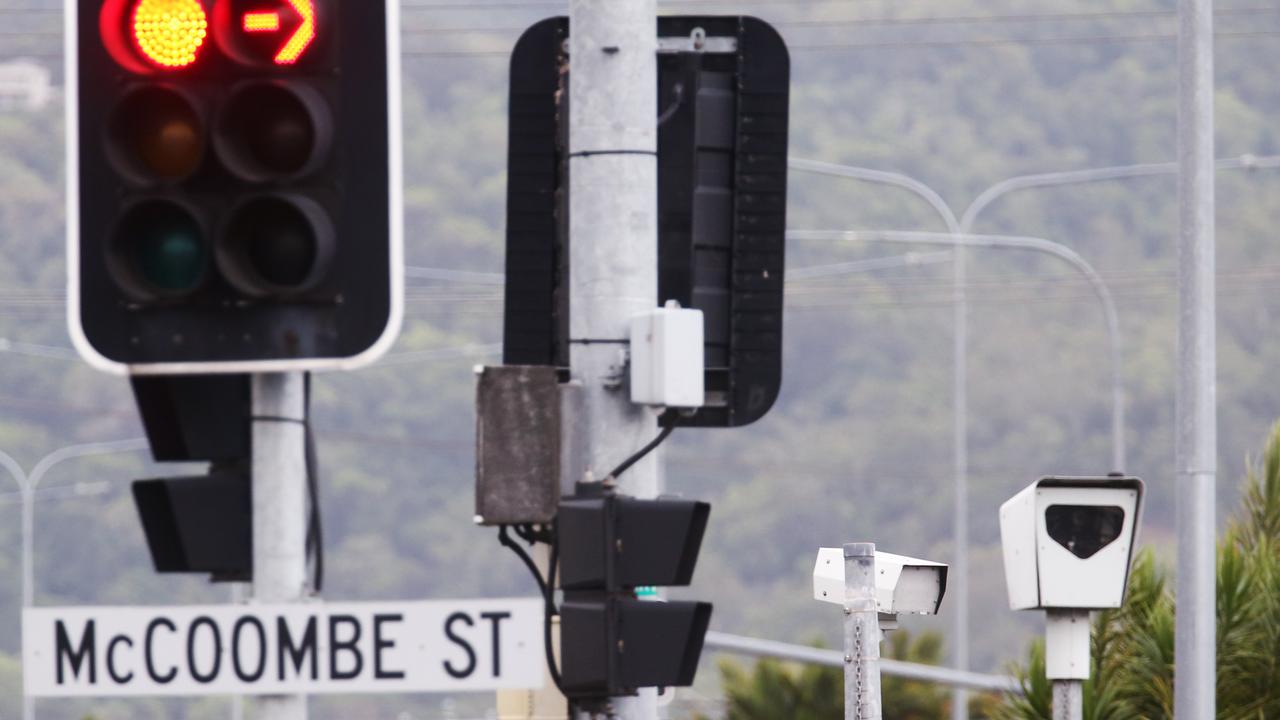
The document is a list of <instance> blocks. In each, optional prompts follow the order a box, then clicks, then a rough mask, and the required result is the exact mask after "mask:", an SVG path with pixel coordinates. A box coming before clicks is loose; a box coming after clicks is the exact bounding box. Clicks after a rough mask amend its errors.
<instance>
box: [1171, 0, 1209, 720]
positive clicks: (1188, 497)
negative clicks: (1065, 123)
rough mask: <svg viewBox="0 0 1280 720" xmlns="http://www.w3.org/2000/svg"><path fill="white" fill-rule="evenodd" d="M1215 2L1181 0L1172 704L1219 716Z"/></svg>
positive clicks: (1191, 719)
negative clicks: (1216, 640)
mask: <svg viewBox="0 0 1280 720" xmlns="http://www.w3.org/2000/svg"><path fill="white" fill-rule="evenodd" d="M1213 92H1214V84H1213V0H1179V2H1178V220H1179V233H1178V392H1177V402H1176V406H1175V407H1176V409H1175V415H1176V418H1175V426H1176V437H1175V449H1174V455H1175V460H1174V462H1175V465H1176V470H1177V485H1176V489H1175V492H1174V495H1175V496H1176V498H1177V532H1178V572H1177V599H1178V608H1177V619H1176V628H1175V633H1174V638H1175V639H1174V658H1175V663H1176V665H1175V668H1174V705H1173V714H1174V717H1175V718H1177V719H1178V720H1200V719H1201V718H1212V717H1214V715H1215V706H1216V699H1215V697H1214V694H1215V690H1216V685H1217V682H1216V681H1217V652H1216V644H1215V636H1216V634H1217V622H1216V620H1217V618H1216V593H1215V590H1216V587H1217V578H1216V575H1217V573H1216V571H1215V570H1216V567H1215V565H1216V558H1215V557H1214V554H1215V549H1216V548H1215V544H1216V539H1215V528H1214V521H1215V517H1214V508H1215V505H1216V495H1215V491H1216V484H1217V471H1218V468H1217V465H1218V430H1217V389H1216V385H1215V382H1216V376H1217V359H1216V352H1217V335H1216V333H1217V328H1216V319H1215V311H1216V308H1215V300H1216V298H1215V292H1216V288H1215V285H1216V282H1215V277H1214V274H1215V270H1216V267H1215V265H1216V263H1215V257H1214V255H1215V238H1214V200H1215V198H1214V162H1213V143H1214V138H1213V132H1214V130H1213V128H1214V120H1213Z"/></svg>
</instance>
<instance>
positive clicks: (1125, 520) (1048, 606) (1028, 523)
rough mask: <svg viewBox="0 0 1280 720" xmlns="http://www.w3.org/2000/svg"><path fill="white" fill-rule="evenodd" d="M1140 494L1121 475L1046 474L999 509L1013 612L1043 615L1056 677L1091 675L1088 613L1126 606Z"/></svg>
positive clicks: (1049, 663)
mask: <svg viewBox="0 0 1280 720" xmlns="http://www.w3.org/2000/svg"><path fill="white" fill-rule="evenodd" d="M1142 491H1143V485H1142V481H1141V480H1139V479H1138V478H1133V477H1124V476H1121V475H1111V476H1107V477H1092V478H1091V477H1046V478H1042V479H1040V480H1037V481H1036V482H1034V483H1031V484H1030V485H1028V486H1027V488H1026V489H1024V490H1023V491H1022V492H1020V493H1018V494H1017V495H1014V496H1013V497H1012V498H1010V499H1009V500H1008V501H1007V502H1005V504H1004V505H1002V506H1000V543H1001V545H1003V546H1004V572H1005V580H1006V582H1007V583H1008V586H1009V607H1010V608H1012V609H1014V610H1032V609H1043V610H1045V614H1046V623H1045V676H1046V677H1048V678H1049V679H1051V680H1087V679H1088V678H1089V671H1090V649H1089V647H1090V644H1089V633H1090V620H1089V613H1090V611H1092V610H1100V609H1104V608H1118V607H1120V605H1121V604H1122V603H1123V602H1124V596H1125V590H1126V588H1127V586H1128V584H1129V566H1130V564H1131V562H1132V560H1133V548H1134V545H1135V544H1136V543H1135V539H1136V535H1137V530H1138V520H1139V517H1138V516H1139V514H1140V513H1141V511H1142Z"/></svg>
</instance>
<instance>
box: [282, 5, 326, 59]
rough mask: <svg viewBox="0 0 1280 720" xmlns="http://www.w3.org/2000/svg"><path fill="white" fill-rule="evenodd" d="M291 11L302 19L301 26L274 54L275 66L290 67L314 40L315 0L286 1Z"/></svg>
mask: <svg viewBox="0 0 1280 720" xmlns="http://www.w3.org/2000/svg"><path fill="white" fill-rule="evenodd" d="M288 2H289V5H290V6H291V7H292V8H293V11H294V12H296V13H297V14H298V17H300V18H302V24H301V25H299V26H298V29H297V31H296V32H294V34H293V36H292V37H290V38H289V41H288V42H286V43H285V44H284V47H282V48H280V52H278V53H276V64H277V65H292V64H294V63H296V62H298V58H300V57H302V53H304V52H306V50H307V48H308V47H311V43H312V41H314V40H315V39H316V4H315V0H288Z"/></svg>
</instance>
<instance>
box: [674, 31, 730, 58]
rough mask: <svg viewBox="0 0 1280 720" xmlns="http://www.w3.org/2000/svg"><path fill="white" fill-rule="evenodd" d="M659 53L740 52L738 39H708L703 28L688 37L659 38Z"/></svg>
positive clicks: (728, 37)
mask: <svg viewBox="0 0 1280 720" xmlns="http://www.w3.org/2000/svg"><path fill="white" fill-rule="evenodd" d="M658 52H659V53H682V52H696V53H719V54H727V53H736V52H738V38H736V37H730V36H724V37H707V31H706V30H703V29H702V28H694V29H693V32H691V33H689V35H688V37H660V38H658Z"/></svg>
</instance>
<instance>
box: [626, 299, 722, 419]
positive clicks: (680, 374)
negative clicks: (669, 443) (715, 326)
mask: <svg viewBox="0 0 1280 720" xmlns="http://www.w3.org/2000/svg"><path fill="white" fill-rule="evenodd" d="M704 370H705V366H704V352H703V323H702V311H701V310H693V309H689V308H682V307H680V306H679V304H677V303H676V302H675V301H674V300H672V301H668V302H667V306H666V307H661V308H654V309H653V310H651V311H649V312H646V313H643V314H640V315H636V316H635V317H633V318H631V402H633V403H636V404H637V405H656V406H660V407H670V408H696V407H702V405H703V403H704V402H705V397H706V393H705V390H704V388H703V382H702V378H703V372H704Z"/></svg>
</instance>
